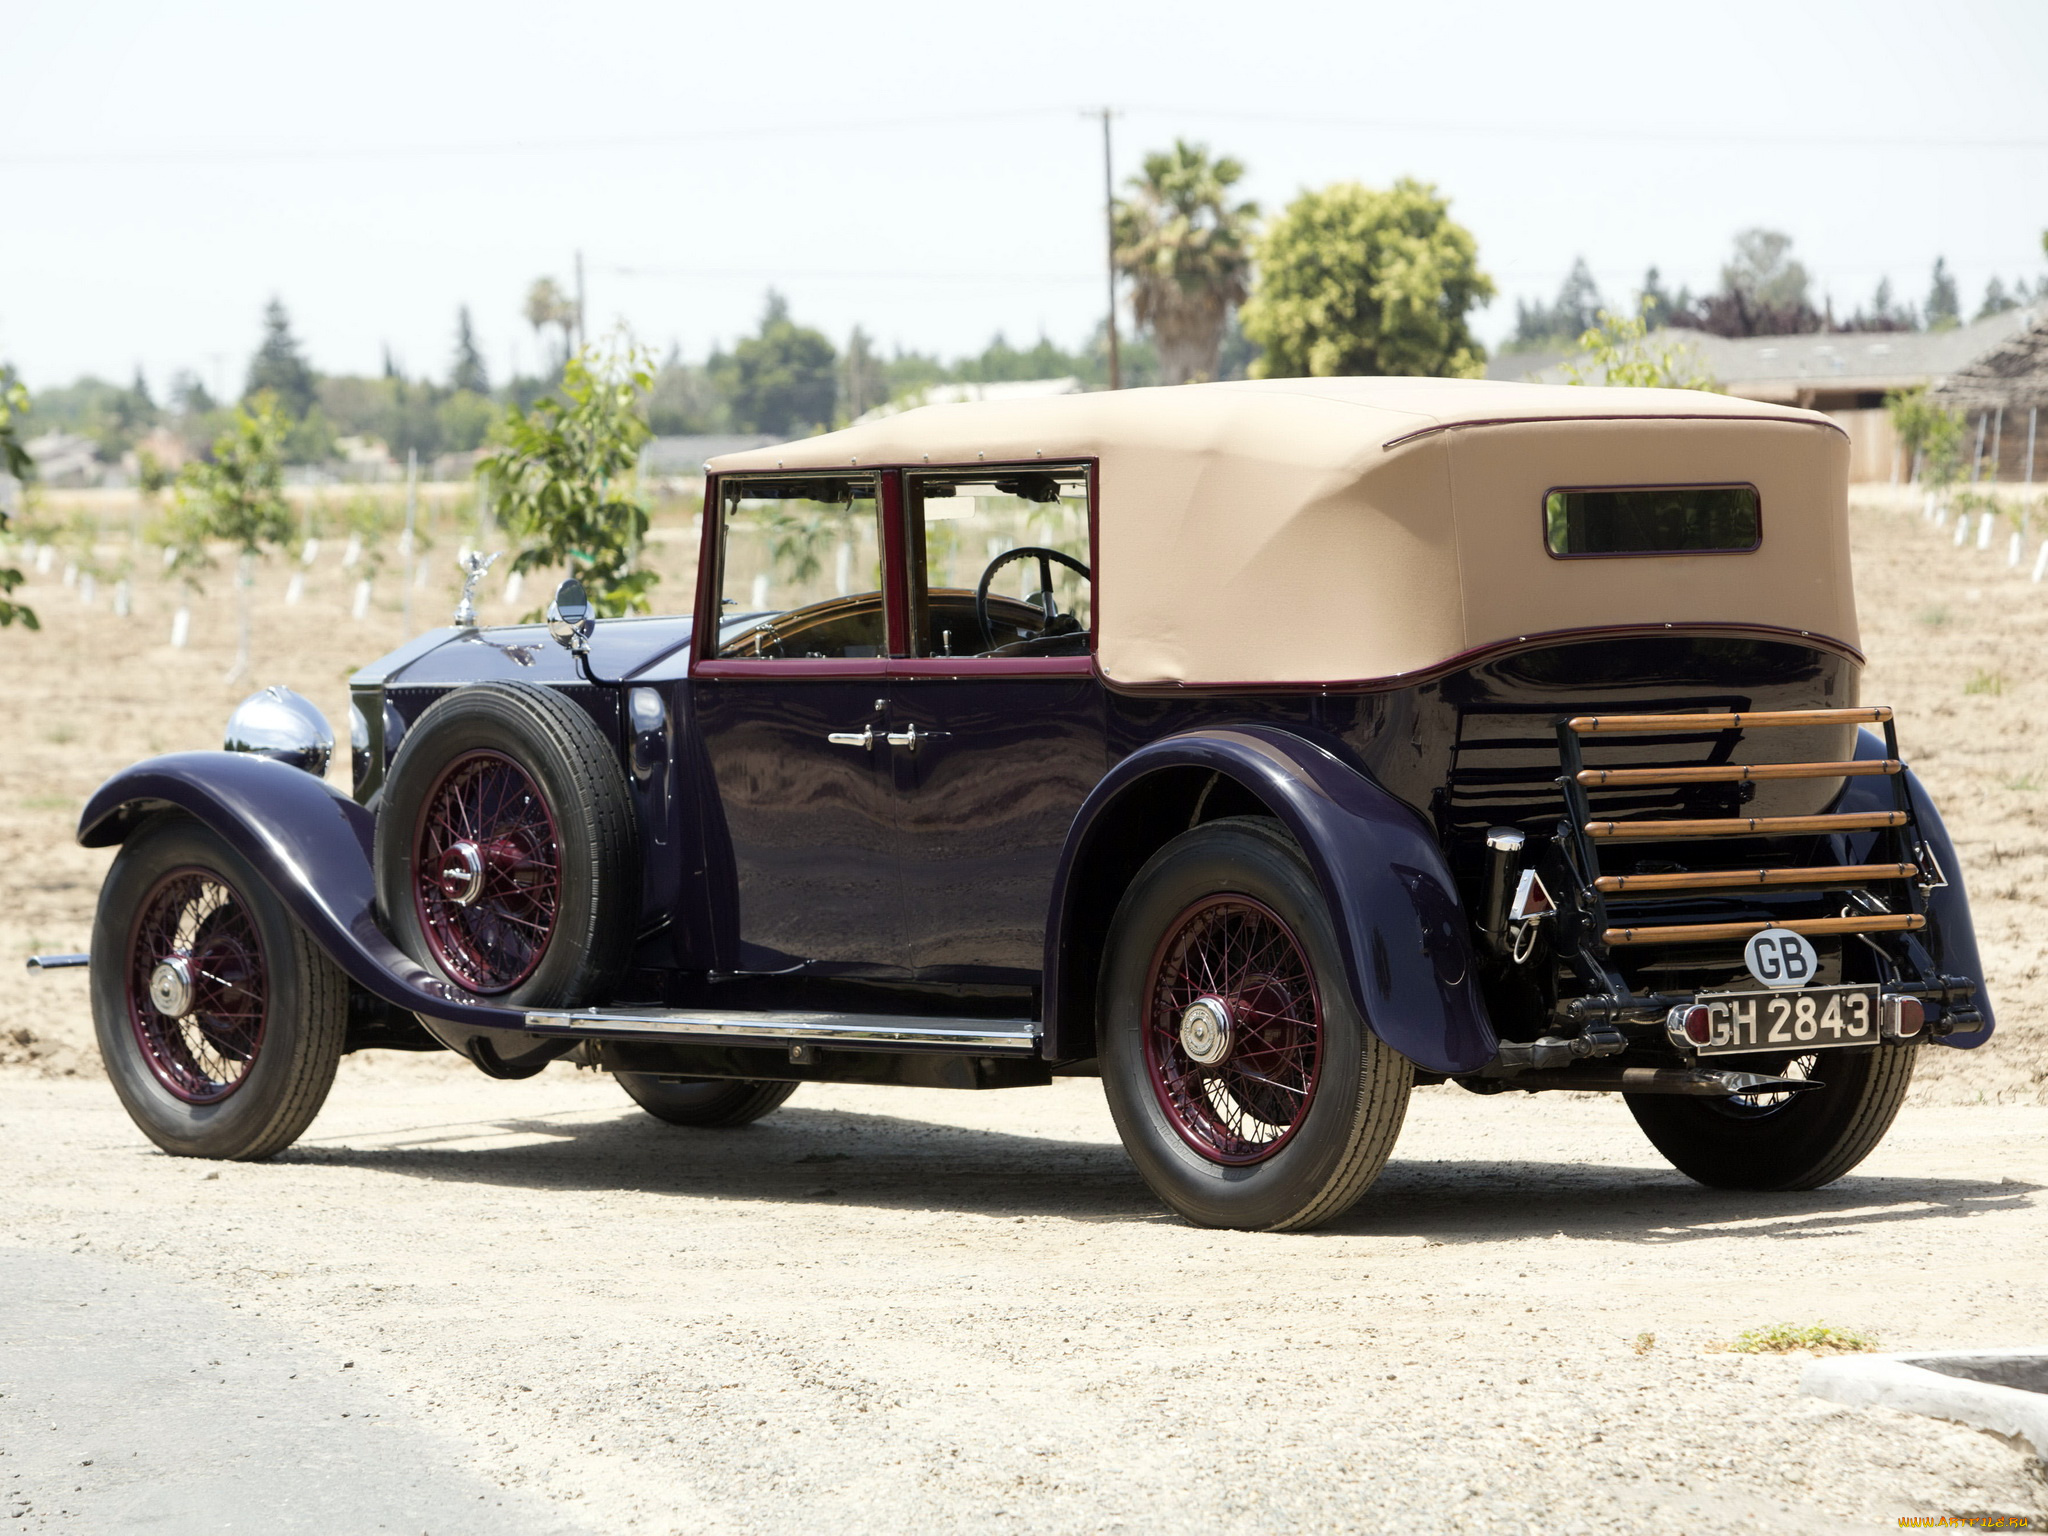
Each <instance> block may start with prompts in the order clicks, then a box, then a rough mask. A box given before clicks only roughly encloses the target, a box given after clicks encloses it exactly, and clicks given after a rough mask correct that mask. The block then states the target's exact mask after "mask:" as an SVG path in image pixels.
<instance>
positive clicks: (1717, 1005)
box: [1697, 987, 1878, 1056]
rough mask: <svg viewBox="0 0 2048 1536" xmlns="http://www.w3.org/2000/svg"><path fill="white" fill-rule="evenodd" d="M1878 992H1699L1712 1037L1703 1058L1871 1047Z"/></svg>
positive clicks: (1701, 1049)
mask: <svg viewBox="0 0 2048 1536" xmlns="http://www.w3.org/2000/svg"><path fill="white" fill-rule="evenodd" d="M1877 997H1878V993H1877V988H1876V987H1806V988H1804V989H1802V990H1800V991H1797V992H1789V991H1788V992H1703V993H1701V994H1700V999H1699V1000H1700V1002H1702V1003H1703V1004H1705V1005H1706V1009H1707V1017H1708V1018H1709V1019H1710V1020H1711V1021H1712V1022H1713V1027H1714V1037H1713V1040H1712V1041H1711V1042H1710V1043H1709V1044H1706V1045H1702V1046H1699V1047H1698V1048H1697V1049H1698V1051H1699V1054H1700V1055H1702V1056H1738V1055H1747V1054H1749V1053H1750V1052H1753V1051H1782V1050H1790V1051H1818V1050H1826V1049H1828V1048H1829V1047H1831V1046H1837V1045H1875V1044H1877V1041H1878V1033H1877Z"/></svg>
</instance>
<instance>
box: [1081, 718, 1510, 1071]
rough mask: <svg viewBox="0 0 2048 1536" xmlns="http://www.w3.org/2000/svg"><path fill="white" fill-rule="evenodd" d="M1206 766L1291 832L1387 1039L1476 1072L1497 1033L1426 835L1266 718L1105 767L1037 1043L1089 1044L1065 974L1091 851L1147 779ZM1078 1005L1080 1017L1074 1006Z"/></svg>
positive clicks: (1347, 974)
mask: <svg viewBox="0 0 2048 1536" xmlns="http://www.w3.org/2000/svg"><path fill="white" fill-rule="evenodd" d="M1185 768H1197V769H1206V770H1209V771H1211V772H1214V773H1218V774H1221V775H1223V776H1224V777H1225V778H1228V779H1231V780H1233V781H1235V782H1236V783H1238V784H1239V785H1241V786H1243V787H1244V788H1245V789H1246V790H1248V791H1250V792H1251V793H1252V794H1253V795H1255V796H1256V797H1257V798H1258V799H1259V800H1260V801H1261V802H1262V803H1263V804H1264V805H1265V806H1266V807H1267V808H1268V809H1269V810H1270V811H1271V812H1272V813H1273V815H1274V816H1275V817H1277V818H1278V819H1279V820H1280V822H1281V823H1282V824H1283V825H1284V826H1286V828H1287V830H1288V831H1289V832H1290V833H1292V834H1293V836H1294V840H1295V841H1296V842H1297V843H1298V844H1300V846H1301V850H1302V852H1303V854H1304V855H1305V856H1306V857H1307V859H1308V863H1309V868H1310V869H1311V870H1312V871H1313V873H1314V875H1315V879H1316V883H1317V884H1318V885H1319V886H1320V887H1321V888H1322V892H1323V899H1324V900H1325V902H1326V903H1327V904H1328V908H1329V912H1330V916H1331V919H1332V923H1333V926H1334V927H1335V928H1336V931H1337V941H1338V944H1339V947H1340V948H1341V950H1342V952H1343V960H1344V984H1345V985H1346V986H1347V987H1348V988H1349V989H1350V995H1351V998H1352V1001H1353V1002H1354V1003H1355V1004H1356V1005H1357V1007H1358V1010H1359V1013H1360V1014H1361V1015H1362V1016H1363V1017H1364V1018H1365V1020H1366V1022H1367V1023H1368V1024H1369V1025H1370V1026H1371V1028H1372V1030H1373V1032H1374V1033H1375V1034H1377V1035H1378V1036H1379V1037H1380V1038H1381V1039H1382V1040H1384V1041H1385V1042H1386V1043H1387V1044H1388V1045H1390V1046H1392V1047H1393V1048H1394V1049H1395V1050H1397V1051H1399V1052H1400V1053H1401V1054H1402V1055H1403V1056H1406V1057H1407V1058H1408V1059H1409V1060H1410V1061H1412V1062H1414V1063H1415V1064H1416V1065H1417V1066H1419V1067H1422V1068H1424V1069H1425V1070H1427V1071H1431V1072H1447V1073H1458V1072H1473V1071H1477V1070H1478V1069H1479V1068H1480V1067H1482V1066H1484V1065H1485V1064H1486V1063H1487V1062H1489V1061H1491V1060H1492V1059H1493V1056H1494V1052H1495V1049H1496V1046H1497V1041H1496V1038H1495V1035H1494V1031H1493V1025H1492V1021H1491V1020H1490V1019H1489V1018H1488V1016H1487V1013H1486V1005H1485V1003H1484V1001H1483V1000H1482V999H1481V997H1480V995H1479V989H1478V986H1477V984H1476V983H1475V981H1474V979H1473V956H1472V951H1471V944H1470V941H1469V939H1468V937H1467V935H1468V932H1469V928H1470V925H1469V923H1468V922H1467V920H1466V917H1465V912H1464V909H1463V906H1462V904H1461V903H1460V901H1459V899H1458V894H1457V886H1456V885H1455V884H1454V883H1453V881H1452V879H1451V874H1450V870H1449V869H1448V868H1447V867H1446V866H1445V864H1444V860H1443V855H1442V853H1441V852H1440V851H1439V849H1438V847H1437V844H1436V839H1435V838H1434V837H1433V836H1432V835H1431V833H1430V830H1429V828H1428V827H1427V825H1425V824H1424V822H1423V821H1422V819H1421V818H1420V817H1419V816H1417V815H1416V814H1415V812H1414V811H1413V810H1411V809H1409V807H1407V806H1406V805H1404V804H1402V803H1401V802H1400V801H1398V800H1396V799H1395V798H1394V797H1393V796H1392V795H1390V794H1388V793H1387V792H1386V791H1385V790H1384V789H1382V788H1380V787H1379V786H1378V785H1377V784H1375V783H1373V782H1372V781H1371V780H1370V779H1368V778H1366V777H1365V776H1364V775H1362V774H1360V773H1358V772H1357V771H1356V770H1354V769H1352V768H1349V767H1347V766H1345V764H1343V763H1342V762H1340V761H1339V760H1338V759H1337V758H1335V757H1333V756H1331V755H1330V753H1328V752H1326V751H1325V750H1323V749H1322V748H1321V747H1318V746H1316V745H1314V744H1313V743H1311V742H1308V741H1305V740H1303V739H1302V738H1301V737H1299V736H1295V735H1293V734H1291V733H1289V732H1287V731H1283V730H1278V729H1274V728H1272V727H1267V726H1256V725H1249V726H1239V727H1233V728H1230V729H1219V730H1200V731H1191V732H1188V733H1186V734H1183V735H1177V736H1169V737H1166V738H1164V739H1162V740H1160V741H1156V742H1153V743H1151V744H1150V745H1148V746H1146V747H1143V748H1141V749H1140V750H1139V751H1137V752H1134V753H1132V754H1131V755H1130V756H1129V757H1127V758H1125V759H1124V760H1123V761H1122V762H1120V763H1118V764H1117V765H1116V767H1115V768H1113V769H1111V770H1110V772H1109V773H1108V774H1107V775H1105V776H1104V778H1103V779H1102V781H1101V783H1099V784H1098V785H1096V787H1095V790H1094V792H1093V793H1091V794H1090V795H1089V797H1088V799H1087V800H1086V802H1085V803H1083V805H1082V807H1081V810H1080V812H1079V814H1078V815H1077V816H1076V817H1075V820H1074V826H1073V830H1072V831H1071V832H1070V833H1069V834H1068V838H1067V847H1066V851H1065V853H1064V854H1063V856H1062V858H1061V861H1060V869H1059V874H1058V877H1057V879H1056V880H1055V882H1054V886H1053V894H1052V906H1051V912H1050V914H1049V915H1050V919H1051V920H1050V922H1049V923H1048V924H1047V929H1046V957H1045V1008H1046V1021H1045V1029H1046V1044H1047V1052H1046V1053H1047V1054H1048V1055H1049V1056H1054V1057H1065V1058H1073V1057H1080V1056H1087V1055H1092V1054H1094V1048H1093V1033H1094V1019H1093V1018H1092V1016H1087V1015H1088V1014H1089V1012H1090V1011H1089V1010H1088V1009H1086V1008H1085V1007H1083V1006H1081V1002H1082V1000H1085V999H1088V998H1092V997H1093V995H1094V987H1093V985H1092V978H1083V977H1076V976H1073V975H1070V974H1068V975H1063V974H1062V965H1063V963H1064V964H1066V965H1067V966H1068V967H1071V966H1072V965H1073V964H1074V963H1075V962H1074V960H1073V959H1072V958H1071V957H1073V956H1074V955H1075V954H1076V953H1077V950H1078V951H1079V952H1082V953H1087V952H1091V951H1090V947H1089V946H1077V945H1076V944H1075V943H1074V940H1075V938H1076V935H1077V931H1078V930H1077V923H1078V922H1080V921H1092V920H1093V919H1084V918H1083V917H1082V916H1081V909H1082V906H1083V902H1082V899H1081V896H1082V892H1081V887H1082V885H1083V884H1084V883H1086V882H1087V881H1089V880H1090V879H1091V878H1095V876H1096V871H1095V870H1094V869H1093V868H1092V867H1091V859H1090V855H1091V853H1092V852H1093V851H1094V850H1095V848H1096V846H1097V844H1098V843H1099V842H1100V840H1101V839H1102V838H1103V837H1104V835H1105V833H1106V831H1107V830H1108V829H1109V828H1111V827H1113V826H1114V824H1115V823H1116V821H1117V819H1118V817H1119V815H1120V814H1124V813H1128V812H1129V811H1130V809H1131V808H1132V807H1134V806H1135V805H1137V804H1139V803H1141V800H1142V797H1143V796H1144V795H1145V781H1146V779H1147V778H1148V777H1151V776H1152V775H1155V774H1159V773H1161V772H1163V771H1165V770H1170V769H1185ZM1077 1015H1079V1016H1077Z"/></svg>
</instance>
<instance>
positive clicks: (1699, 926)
mask: <svg viewBox="0 0 2048 1536" xmlns="http://www.w3.org/2000/svg"><path fill="white" fill-rule="evenodd" d="M1926 926H1927V919H1926V918H1924V917H1922V916H1921V915H1920V914H1919V913H1917V912H1897V913H1890V914H1887V915H1883V916H1871V917H1795V918H1790V919H1788V920H1786V921H1783V922H1776V923H1673V924H1671V925H1670V926H1669V927H1665V928H1655V927H1651V928H1610V929H1608V930H1607V933H1606V940H1607V942H1608V943H1609V944H1610V945H1617V944H1704V943H1709V942H1711V941H1713V940H1716V939H1746V938H1748V937H1749V936H1750V935H1751V934H1753V933H1762V932H1763V931H1764V930H1765V929H1766V928H1789V929H1791V930H1792V931H1793V932H1794V933H1810V934H1819V933H1910V932H1912V931H1914V930H1915V929H1919V928H1925V927H1926Z"/></svg>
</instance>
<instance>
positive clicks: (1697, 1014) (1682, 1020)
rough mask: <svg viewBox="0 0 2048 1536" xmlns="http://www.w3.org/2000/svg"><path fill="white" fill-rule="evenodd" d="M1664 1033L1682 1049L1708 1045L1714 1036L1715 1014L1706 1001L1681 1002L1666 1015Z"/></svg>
mask: <svg viewBox="0 0 2048 1536" xmlns="http://www.w3.org/2000/svg"><path fill="white" fill-rule="evenodd" d="M1664 1033H1665V1034H1666V1035H1668V1036H1669V1037H1670V1039H1671V1043H1672V1044H1673V1045H1675V1046H1677V1047H1678V1048H1679V1049H1680V1050H1684V1049H1685V1048H1686V1047H1687V1046H1692V1045H1706V1044H1707V1043H1708V1042H1710V1041H1711V1040H1712V1039H1713V1038H1714V1019H1713V1015H1712V1014H1710V1013H1708V1012H1707V1008H1706V1005H1705V1004H1704V1003H1680V1004H1679V1005H1678V1006H1677V1007H1676V1008H1674V1009H1672V1010H1671V1011H1670V1012H1669V1013H1667V1014H1665V1015H1664Z"/></svg>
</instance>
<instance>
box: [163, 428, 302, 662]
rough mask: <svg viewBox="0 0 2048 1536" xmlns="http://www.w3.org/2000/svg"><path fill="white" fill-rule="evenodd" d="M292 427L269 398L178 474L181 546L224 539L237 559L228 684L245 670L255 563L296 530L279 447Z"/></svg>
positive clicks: (282, 450)
mask: <svg viewBox="0 0 2048 1536" xmlns="http://www.w3.org/2000/svg"><path fill="white" fill-rule="evenodd" d="M291 427H292V423H291V419H290V418H289V417H288V416H287V415H285V413H284V409H283V407H282V406H281V405H280V404H279V402H278V399H277V397H276V396H275V395H273V394H271V393H270V392H269V391H268V390H264V391H262V392H261V393H259V394H258V395H257V396H256V397H255V399H254V400H252V401H251V402H250V403H249V404H248V405H246V406H244V407H243V408H242V409H240V410H238V411H236V412H235V417H234V424H233V425H232V426H230V427H229V428H228V430H227V431H225V432H223V433H221V435H220V436H219V437H218V438H216V439H215V440H214V444H213V458H212V460H211V462H208V461H206V460H203V459H202V460H199V461H196V462H194V463H191V464H187V465H186V466H185V467H184V469H182V470H180V471H179V473H178V482H177V486H178V495H177V508H176V512H175V514H174V518H173V524H174V526H175V527H176V528H177V529H178V536H179V541H180V543H181V544H183V545H186V546H192V545H199V546H200V550H201V560H200V562H199V563H203V544H202V542H201V541H203V540H204V539H208V538H212V539H223V540H225V541H226V542H228V543H230V544H233V545H234V546H235V549H236V553H237V554H238V555H239V556H240V559H239V561H238V566H237V570H236V574H235V588H236V598H237V601H236V609H237V612H238V615H239V618H240V636H241V638H240V643H239V644H238V646H237V647H236V650H235V664H234V666H233V667H232V668H231V669H230V670H229V672H228V680H229V681H230V682H232V681H233V680H234V679H236V678H238V677H240V676H241V675H242V674H243V673H245V672H247V671H248V670H249V655H250V647H249V605H250V593H251V590H252V588H253V587H254V586H255V581H256V574H255V573H256V561H257V560H258V559H259V558H260V557H261V556H262V554H263V553H264V551H265V550H266V549H269V548H272V547H274V546H276V545H279V544H283V543H285V542H286V541H287V540H288V539H290V538H291V536H292V533H293V532H294V528H295V524H294V521H293V518H292V509H291V506H290V504H289V503H287V502H286V500H285V495H284V457H285V439H286V438H287V437H288V436H289V435H290V432H291Z"/></svg>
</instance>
